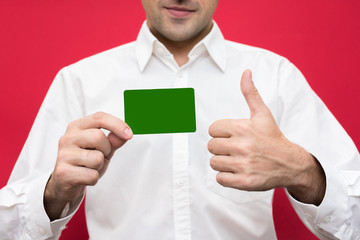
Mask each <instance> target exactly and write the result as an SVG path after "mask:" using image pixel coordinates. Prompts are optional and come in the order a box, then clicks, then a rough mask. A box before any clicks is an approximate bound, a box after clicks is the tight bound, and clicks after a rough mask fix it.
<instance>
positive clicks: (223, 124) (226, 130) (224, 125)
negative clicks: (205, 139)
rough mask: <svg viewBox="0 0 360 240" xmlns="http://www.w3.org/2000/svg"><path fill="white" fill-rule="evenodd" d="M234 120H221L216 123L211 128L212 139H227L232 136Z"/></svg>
mask: <svg viewBox="0 0 360 240" xmlns="http://www.w3.org/2000/svg"><path fill="white" fill-rule="evenodd" d="M233 121H234V120H233V119H221V120H217V121H215V122H214V123H213V124H211V125H210V127H209V135H210V136H211V137H220V138H227V137H231V136H232V132H231V127H230V126H232V125H233Z"/></svg>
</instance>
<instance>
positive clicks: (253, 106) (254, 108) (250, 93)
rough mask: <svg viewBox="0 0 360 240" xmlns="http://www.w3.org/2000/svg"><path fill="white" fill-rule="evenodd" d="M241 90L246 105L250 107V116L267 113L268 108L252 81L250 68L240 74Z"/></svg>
mask: <svg viewBox="0 0 360 240" xmlns="http://www.w3.org/2000/svg"><path fill="white" fill-rule="evenodd" d="M240 85H241V92H242V94H243V95H244V97H245V100H246V102H247V105H248V106H249V109H250V118H253V117H255V116H256V115H258V114H261V113H267V112H268V111H269V110H268V108H267V107H266V105H265V103H264V101H263V100H262V98H261V96H260V94H259V92H258V90H257V88H256V87H255V85H254V82H253V81H252V73H251V71H250V70H245V71H244V73H243V75H242V76H241V82H240Z"/></svg>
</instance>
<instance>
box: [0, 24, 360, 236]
mask: <svg viewBox="0 0 360 240" xmlns="http://www.w3.org/2000/svg"><path fill="white" fill-rule="evenodd" d="M189 59H190V60H189V62H188V63H187V64H185V65H184V66H182V67H179V66H178V65H177V63H176V62H175V60H174V58H173V56H172V55H171V54H170V53H169V51H168V50H167V49H166V48H165V47H164V46H163V45H162V44H161V43H160V42H159V41H158V40H157V39H156V38H155V37H154V36H153V35H152V34H151V32H150V31H149V29H148V27H147V26H146V24H145V23H144V25H143V27H142V29H141V31H140V33H139V36H138V39H137V40H136V41H135V42H132V43H129V44H126V45H123V46H120V47H117V48H114V49H112V50H109V51H106V52H103V53H100V54H97V55H95V56H92V57H90V58H86V59H84V60H81V61H79V62H78V63H75V64H73V65H70V66H68V67H65V68H64V69H62V70H61V71H60V72H59V74H58V75H57V77H56V78H55V80H54V82H53V84H52V86H51V88H50V90H49V92H48V94H47V96H46V98H45V100H44V103H43V105H42V107H41V109H40V111H39V113H38V116H37V118H36V120H35V123H34V125H33V127H32V130H31V132H30V135H29V138H28V140H27V142H26V144H25V146H24V148H23V151H22V153H21V155H20V157H19V159H18V161H17V163H16V166H15V168H14V170H13V173H12V175H11V177H10V180H9V183H8V185H7V186H6V187H4V188H3V189H1V191H0V226H1V228H0V236H1V237H2V239H3V238H4V239H53V238H57V237H58V236H59V235H60V233H61V230H62V229H63V228H64V226H65V224H66V223H67V222H68V221H69V220H70V218H71V217H72V216H73V214H74V213H75V212H76V210H77V207H78V206H79V204H80V203H77V204H75V207H73V208H72V209H70V210H69V211H67V209H65V211H64V215H65V216H64V218H61V219H59V220H56V221H54V222H50V221H49V219H48V217H47V215H46V212H45V210H44V207H43V192H44V188H45V185H46V183H47V180H48V178H49V176H50V174H51V171H52V170H53V168H54V165H55V162H56V157H57V145H58V140H59V138H60V137H61V136H62V135H63V134H64V133H65V130H66V127H67V125H68V124H69V123H70V122H71V121H73V120H75V119H79V118H81V117H83V116H86V115H89V114H92V113H95V112H98V111H103V112H107V113H110V114H112V115H114V116H116V117H119V118H121V119H124V109H123V108H124V104H123V92H124V90H127V89H157V88H182V87H191V88H194V90H195V108H196V126H197V130H196V132H195V133H177V134H148V135H135V136H134V137H133V139H132V140H130V141H129V142H127V143H126V144H125V145H124V146H123V147H122V148H121V149H119V150H118V151H117V152H116V154H115V155H114V157H113V159H112V161H111V163H110V166H109V168H108V170H107V172H106V174H105V175H104V176H103V177H102V178H101V179H100V181H99V182H98V184H97V185H96V186H94V187H88V188H87V193H86V220H87V224H88V229H89V235H90V239H101V240H103V239H176V240H180V239H181V240H189V239H194V240H196V239H207V240H211V239H226V240H231V239H247V240H250V239H267V240H269V239H276V235H275V230H274V225H273V220H272V196H273V190H271V191H266V192H246V191H239V190H235V189H230V188H224V187H222V186H220V185H219V184H218V183H217V182H216V180H215V175H216V172H215V171H214V170H212V169H211V167H210V165H209V159H210V157H211V154H210V153H209V152H208V150H207V142H208V141H209V139H210V136H209V134H208V128H209V126H210V124H212V123H213V122H214V121H216V120H218V119H229V118H232V119H237V118H249V109H248V106H247V104H246V102H245V99H244V98H243V96H242V94H241V91H240V77H241V74H242V72H243V71H244V70H245V69H251V70H252V71H253V80H254V82H255V84H256V86H257V88H258V90H259V92H260V94H261V96H262V97H263V99H264V101H265V103H266V104H267V106H268V107H269V108H270V110H271V112H272V113H273V115H274V117H275V119H276V121H277V123H278V125H279V127H280V129H281V130H282V131H283V133H284V135H285V136H286V137H287V138H288V139H289V140H291V141H292V142H294V143H297V144H299V145H300V146H302V147H304V148H305V149H306V150H307V151H309V152H310V153H312V154H313V155H314V156H316V157H317V159H318V160H319V161H320V163H321V165H322V167H323V168H324V170H325V173H326V179H327V188H326V194H325V198H324V200H323V202H322V203H321V205H320V206H319V207H315V206H313V205H307V204H302V203H299V202H297V201H296V200H294V199H292V198H291V197H290V196H289V197H290V199H291V202H292V204H293V206H294V208H295V210H296V212H297V213H298V214H299V216H300V218H301V219H302V221H304V223H305V224H306V225H307V226H308V227H309V228H310V229H311V230H312V231H313V232H314V233H315V234H316V235H317V236H319V237H320V238H322V239H327V238H329V239H332V238H336V237H337V238H340V239H360V237H359V233H360V210H359V209H360V207H359V206H360V198H359V196H360V182H359V181H360V164H359V163H360V158H359V153H358V151H357V149H356V147H355V146H354V144H353V143H352V141H351V139H350V138H349V137H348V135H347V134H346V133H345V131H344V130H343V129H342V128H341V126H340V125H339V123H338V122H337V121H336V120H335V118H334V117H333V116H332V115H331V113H330V112H329V111H328V110H327V108H326V107H325V105H324V104H323V103H322V102H321V100H320V99H319V98H318V97H317V96H316V94H315V93H314V92H313V91H312V90H311V88H310V87H309V85H308V84H307V82H306V80H305V79H304V77H303V76H302V75H301V73H300V72H299V71H298V70H297V69H296V68H295V67H294V66H293V65H292V64H291V63H290V62H289V61H288V60H286V59H284V58H283V57H280V56H278V55H276V54H274V53H271V52H269V51H266V50H263V49H259V48H254V47H249V46H245V45H242V44H238V43H233V42H230V41H226V40H224V39H223V36H222V34H221V32H220V30H219V28H218V26H217V25H216V24H215V23H214V27H213V29H212V31H211V32H210V33H209V35H208V36H207V37H205V38H204V39H203V40H202V41H201V42H200V43H199V44H197V45H196V46H195V47H194V49H193V50H192V51H191V52H190V54H189Z"/></svg>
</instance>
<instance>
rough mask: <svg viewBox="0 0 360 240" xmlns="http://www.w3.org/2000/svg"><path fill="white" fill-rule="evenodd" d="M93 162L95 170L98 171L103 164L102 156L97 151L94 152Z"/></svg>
mask: <svg viewBox="0 0 360 240" xmlns="http://www.w3.org/2000/svg"><path fill="white" fill-rule="evenodd" d="M93 162H94V166H95V168H96V169H100V168H101V167H102V166H103V164H104V154H102V153H101V152H99V151H94V157H93Z"/></svg>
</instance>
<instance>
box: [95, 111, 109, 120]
mask: <svg viewBox="0 0 360 240" xmlns="http://www.w3.org/2000/svg"><path fill="white" fill-rule="evenodd" d="M105 116H106V113H104V112H101V111H100V112H96V113H94V114H93V115H92V117H93V118H94V119H95V120H96V121H99V122H101V121H103V119H104V118H105Z"/></svg>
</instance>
